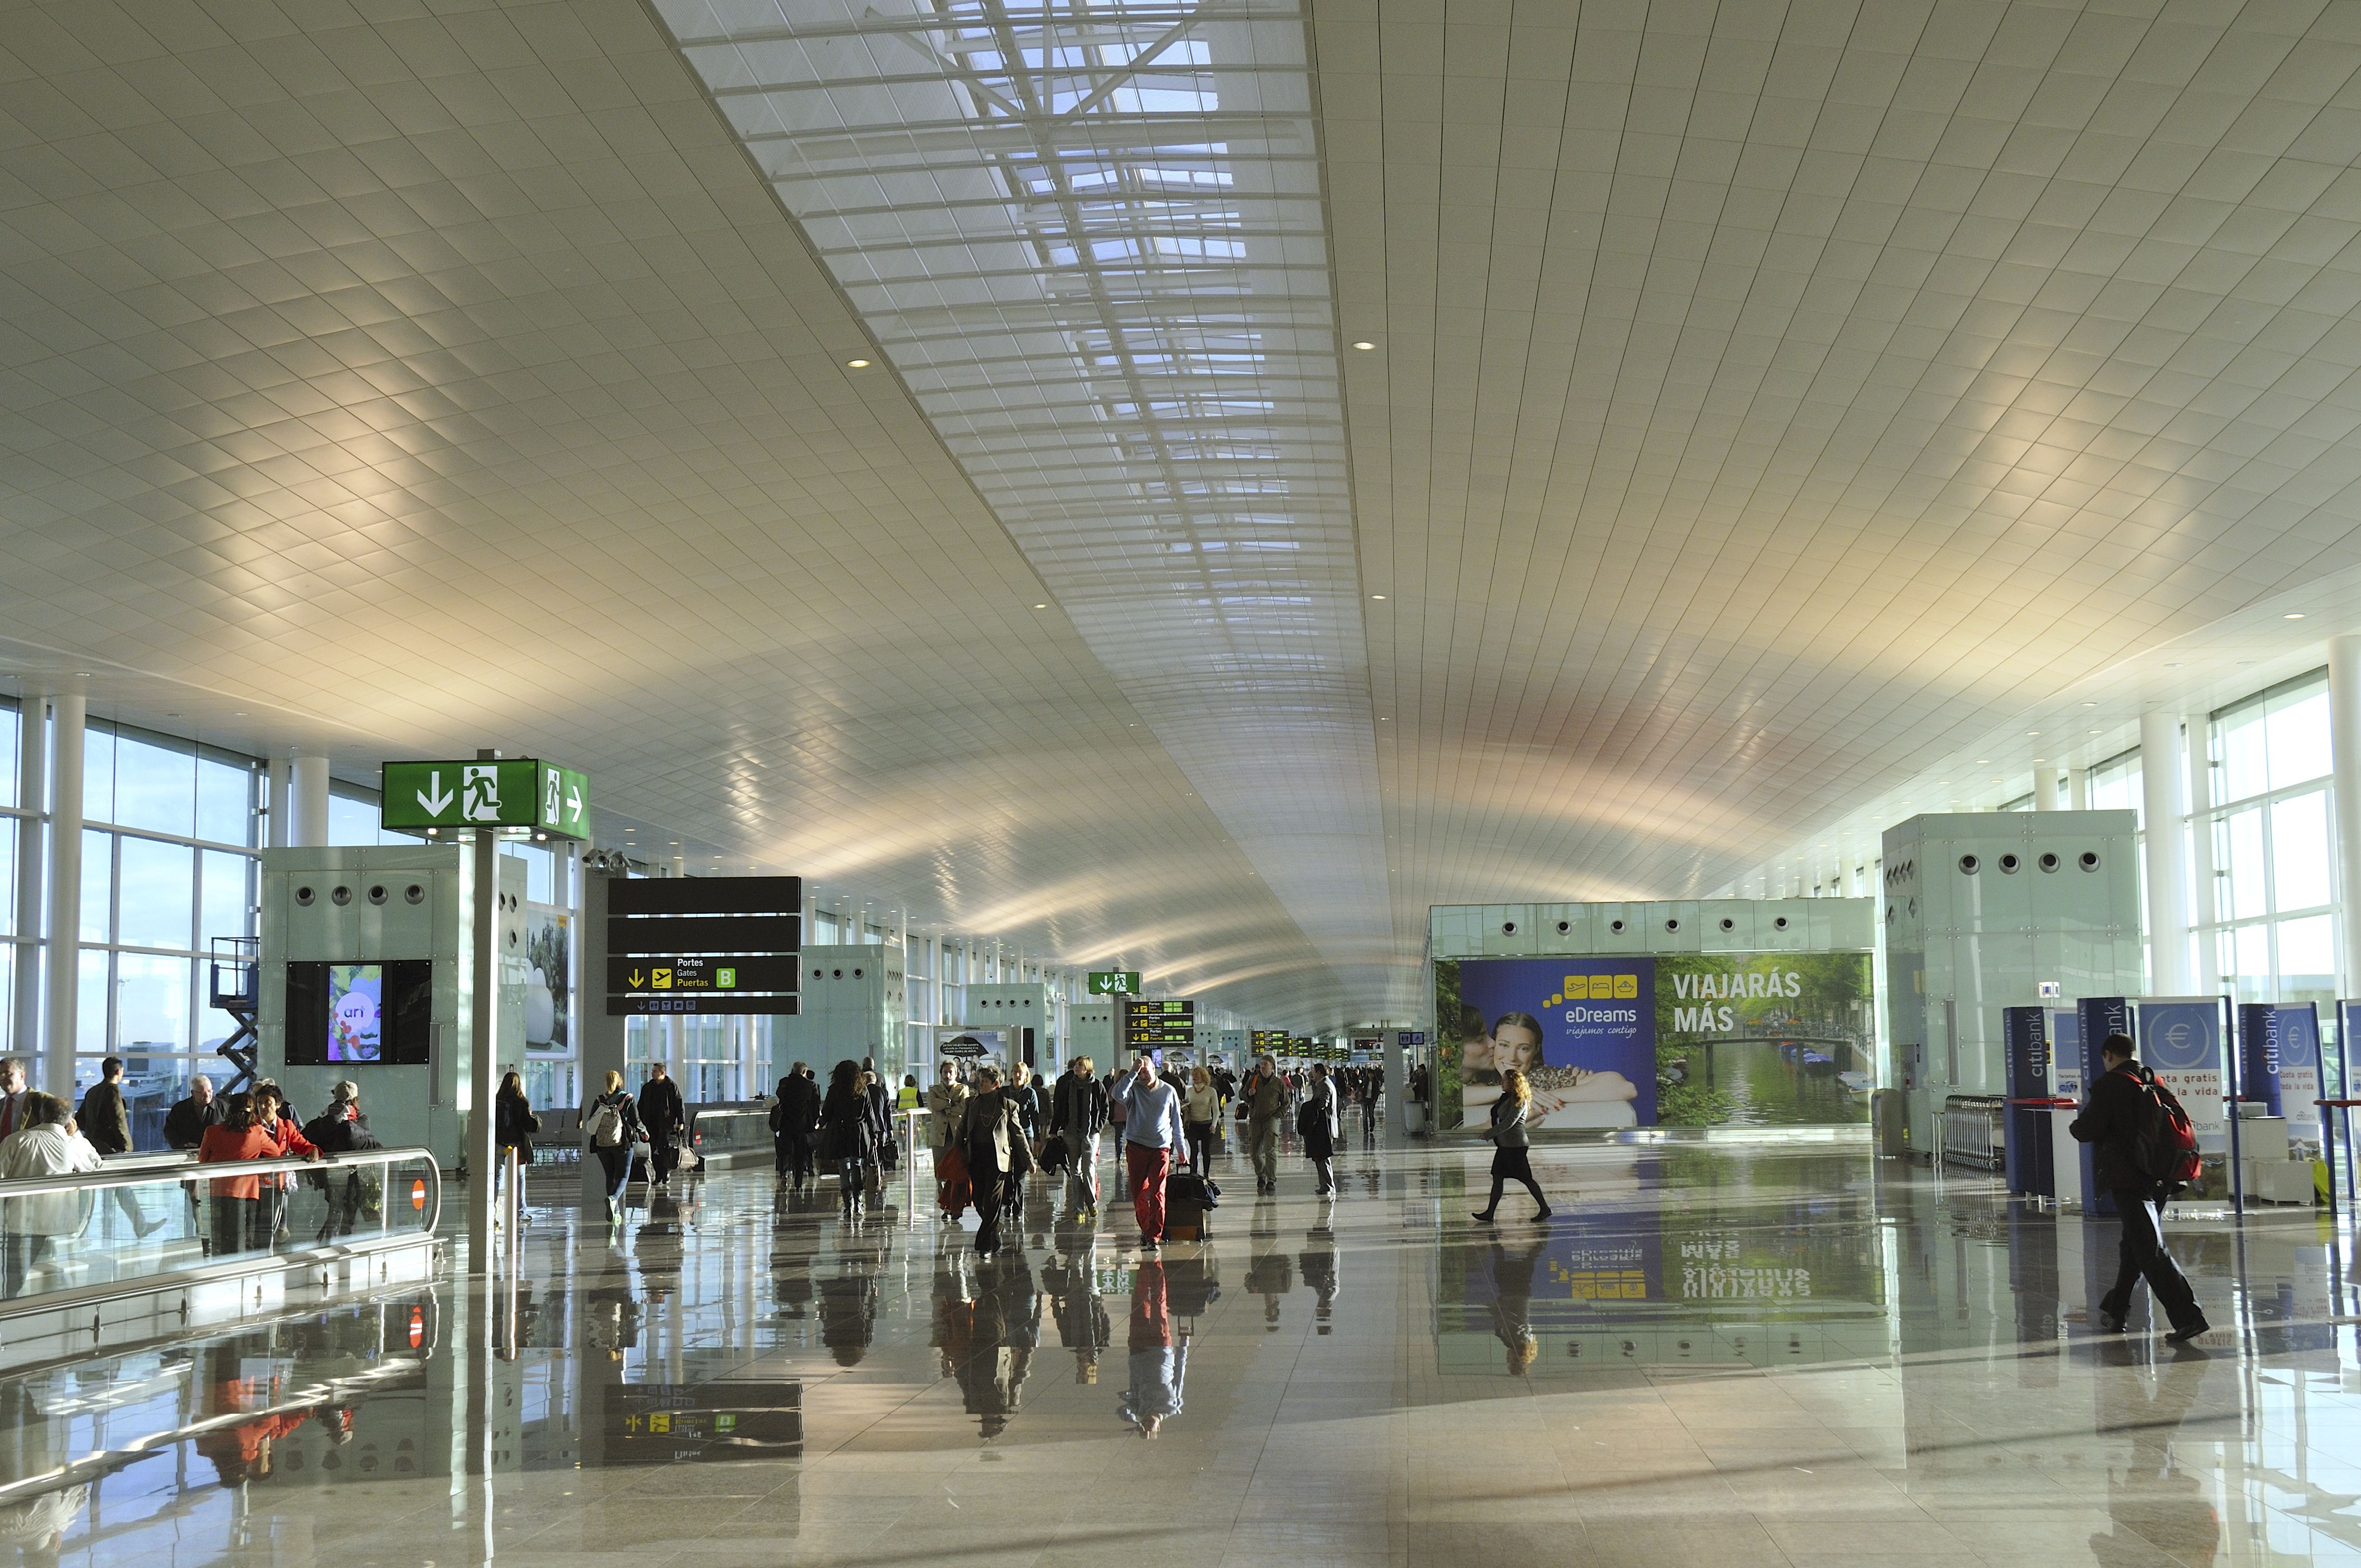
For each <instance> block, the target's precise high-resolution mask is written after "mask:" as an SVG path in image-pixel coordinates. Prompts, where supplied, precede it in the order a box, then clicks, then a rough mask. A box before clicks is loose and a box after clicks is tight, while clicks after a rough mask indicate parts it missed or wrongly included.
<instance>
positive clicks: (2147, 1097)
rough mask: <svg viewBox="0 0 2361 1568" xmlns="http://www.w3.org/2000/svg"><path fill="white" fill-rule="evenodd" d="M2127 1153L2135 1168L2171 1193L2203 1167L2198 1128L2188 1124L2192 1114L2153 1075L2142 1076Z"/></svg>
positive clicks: (2185, 1183) (2187, 1182) (2148, 1073)
mask: <svg viewBox="0 0 2361 1568" xmlns="http://www.w3.org/2000/svg"><path fill="white" fill-rule="evenodd" d="M2139 1085H2140V1090H2141V1093H2140V1099H2139V1102H2138V1105H2137V1106H2136V1108H2135V1109H2134V1111H2133V1113H2132V1135H2131V1147H2130V1149H2129V1151H2128V1152H2129V1154H2130V1156H2131V1162H2132V1168H2133V1169H2135V1170H2136V1171H2138V1172H2139V1173H2140V1174H2141V1175H2142V1176H2145V1177H2147V1179H2149V1180H2150V1181H2153V1182H2155V1183H2156V1184H2157V1185H2158V1186H2159V1187H2162V1188H2164V1189H2166V1190H2167V1192H2168V1193H2172V1192H2178V1191H2180V1190H2181V1189H2182V1188H2184V1187H2186V1186H2188V1185H2189V1184H2190V1183H2191V1182H2192V1181H2194V1180H2196V1179H2197V1177H2198V1173H2199V1172H2200V1171H2202V1169H2203V1168H2204V1162H2203V1161H2202V1160H2200V1159H2199V1158H2198V1157H2197V1129H2196V1128H2194V1127H2192V1126H2191V1125H2190V1124H2189V1113H2188V1112H2186V1111H2184V1110H2182V1109H2181V1108H2180V1101H2179V1100H2177V1099H2175V1098H2174V1097H2173V1092H2172V1091H2171V1090H2169V1089H2167V1088H2166V1087H2165V1086H2164V1085H2163V1084H2161V1083H2158V1081H2157V1080H2156V1075H2155V1074H2154V1073H2150V1072H2143V1073H2141V1074H2140V1077H2139Z"/></svg>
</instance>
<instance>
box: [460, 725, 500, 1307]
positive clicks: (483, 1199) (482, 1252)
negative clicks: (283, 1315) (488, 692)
mask: <svg viewBox="0 0 2361 1568" xmlns="http://www.w3.org/2000/svg"><path fill="white" fill-rule="evenodd" d="M494 755H495V753H493V752H490V751H482V752H478V756H480V757H483V758H486V759H489V758H491V757H492V756H494ZM472 850H473V858H474V861H475V866H474V871H475V875H474V877H473V879H472V880H471V883H470V885H469V888H468V891H469V893H470V894H471V896H470V898H469V899H468V904H469V906H470V907H469V918H470V920H471V921H472V922H473V925H472V927H470V931H469V934H470V935H471V936H472V937H473V938H475V942H474V948H475V951H474V955H473V957H474V960H475V963H474V968H475V984H474V986H473V987H472V990H473V992H474V995H473V997H472V999H471V1001H470V1002H469V1004H468V1008H469V1010H468V1017H467V1025H468V1026H467V1034H468V1039H467V1049H468V1058H467V1079H468V1102H467V1274H468V1277H470V1278H475V1279H488V1278H489V1277H491V1274H492V1181H493V1177H492V1163H493V1161H494V1160H495V1159H497V1158H498V1157H499V1151H498V1149H497V1147H496V1146H495V1144H494V1126H493V1124H494V1121H495V1117H494V1115H493V1108H492V1101H493V1098H494V1096H495V1094H496V1093H497V1091H498V1085H499V1083H500V1078H499V1076H498V1074H497V1071H496V1064H495V1063H494V1061H493V1059H492V1052H493V1048H494V1046H495V1043H496V1042H497V1041H498V1039H499V1030H498V1028H497V1027H496V1025H498V1024H499V1022H500V971H499V970H498V969H497V967H496V966H497V965H498V963H499V961H500V939H499V938H498V936H497V935H496V934H495V933H496V932H497V930H498V927H499V926H500V829H499V828H490V827H486V828H477V829H476V842H475V844H474V845H473V846H472Z"/></svg>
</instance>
